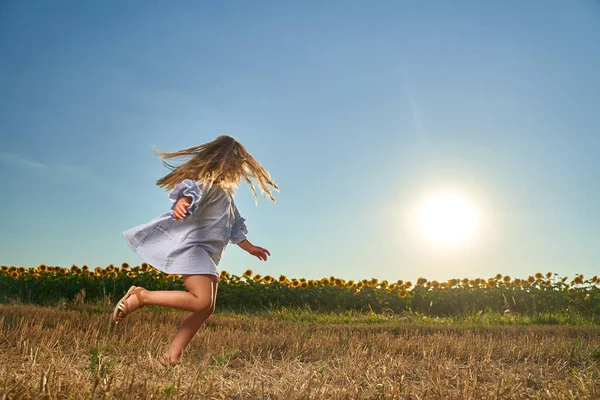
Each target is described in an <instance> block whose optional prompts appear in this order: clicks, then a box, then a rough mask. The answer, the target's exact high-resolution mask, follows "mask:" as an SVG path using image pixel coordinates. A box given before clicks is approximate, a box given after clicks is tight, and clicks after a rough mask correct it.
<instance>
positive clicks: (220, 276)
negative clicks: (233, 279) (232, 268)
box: [219, 270, 229, 280]
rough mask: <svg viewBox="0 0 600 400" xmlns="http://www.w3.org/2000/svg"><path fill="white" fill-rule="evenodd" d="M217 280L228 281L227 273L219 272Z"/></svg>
mask: <svg viewBox="0 0 600 400" xmlns="http://www.w3.org/2000/svg"><path fill="white" fill-rule="evenodd" d="M219 279H220V280H227V279H229V272H227V271H225V270H223V271H221V273H220V274H219Z"/></svg>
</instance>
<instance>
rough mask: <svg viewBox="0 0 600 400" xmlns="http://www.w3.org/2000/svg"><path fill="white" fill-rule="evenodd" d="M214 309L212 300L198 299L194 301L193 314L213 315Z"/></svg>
mask: <svg viewBox="0 0 600 400" xmlns="http://www.w3.org/2000/svg"><path fill="white" fill-rule="evenodd" d="M214 309H215V306H214V304H213V302H212V299H202V298H199V299H197V300H196V304H194V313H198V314H209V315H210V314H212V313H213V311H214Z"/></svg>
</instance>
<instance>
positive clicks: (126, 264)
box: [121, 262, 129, 271]
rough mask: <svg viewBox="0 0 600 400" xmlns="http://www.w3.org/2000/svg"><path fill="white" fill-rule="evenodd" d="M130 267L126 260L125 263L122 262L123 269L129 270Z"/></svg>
mask: <svg viewBox="0 0 600 400" xmlns="http://www.w3.org/2000/svg"><path fill="white" fill-rule="evenodd" d="M128 269H129V264H128V263H126V262H124V263H123V264H121V270H123V271H127V270H128Z"/></svg>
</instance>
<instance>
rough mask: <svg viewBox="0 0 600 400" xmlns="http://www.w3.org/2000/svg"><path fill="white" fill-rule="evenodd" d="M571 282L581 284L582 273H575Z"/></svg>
mask: <svg viewBox="0 0 600 400" xmlns="http://www.w3.org/2000/svg"><path fill="white" fill-rule="evenodd" d="M571 283H573V284H575V285H581V284H582V283H583V275H577V276H576V277H575V278H574V279H573V281H572V282H571Z"/></svg>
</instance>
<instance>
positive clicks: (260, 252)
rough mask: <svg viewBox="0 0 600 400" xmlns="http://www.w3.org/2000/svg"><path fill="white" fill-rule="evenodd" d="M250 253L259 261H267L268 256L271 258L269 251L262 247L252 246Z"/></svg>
mask: <svg viewBox="0 0 600 400" xmlns="http://www.w3.org/2000/svg"><path fill="white" fill-rule="evenodd" d="M248 253H250V254H252V255H253V256H255V257H256V258H258V259H259V260H263V261H267V256H270V255H271V253H269V250H267V249H263V248H262V247H258V246H252V247H250V248H249V249H248Z"/></svg>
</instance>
